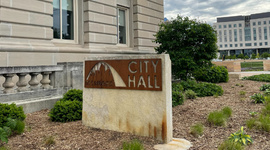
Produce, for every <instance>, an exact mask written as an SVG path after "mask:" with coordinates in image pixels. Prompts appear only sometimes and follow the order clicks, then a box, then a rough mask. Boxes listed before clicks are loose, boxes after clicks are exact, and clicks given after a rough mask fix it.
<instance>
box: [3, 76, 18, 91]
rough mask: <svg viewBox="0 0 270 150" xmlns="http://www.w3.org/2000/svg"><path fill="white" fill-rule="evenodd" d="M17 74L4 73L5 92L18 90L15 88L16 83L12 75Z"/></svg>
mask: <svg viewBox="0 0 270 150" xmlns="http://www.w3.org/2000/svg"><path fill="white" fill-rule="evenodd" d="M14 75H15V74H4V75H3V77H5V79H6V80H5V82H4V83H3V87H4V93H15V92H16V91H15V90H14V86H15V83H13V81H12V77H13V76H14Z"/></svg>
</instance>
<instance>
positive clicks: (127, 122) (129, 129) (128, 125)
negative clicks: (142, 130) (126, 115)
mask: <svg viewBox="0 0 270 150" xmlns="http://www.w3.org/2000/svg"><path fill="white" fill-rule="evenodd" d="M126 126H127V128H126V130H127V132H131V127H130V123H129V121H128V119H127V121H126Z"/></svg>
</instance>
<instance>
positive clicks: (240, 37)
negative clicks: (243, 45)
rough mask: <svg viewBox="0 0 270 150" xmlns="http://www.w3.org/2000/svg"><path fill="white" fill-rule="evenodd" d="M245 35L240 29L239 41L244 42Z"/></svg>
mask: <svg viewBox="0 0 270 150" xmlns="http://www.w3.org/2000/svg"><path fill="white" fill-rule="evenodd" d="M242 36H243V33H242V29H239V41H243V37H242Z"/></svg>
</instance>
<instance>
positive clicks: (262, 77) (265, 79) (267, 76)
mask: <svg viewBox="0 0 270 150" xmlns="http://www.w3.org/2000/svg"><path fill="white" fill-rule="evenodd" d="M242 80H252V81H260V82H270V74H260V75H253V76H249V77H243V78H242Z"/></svg>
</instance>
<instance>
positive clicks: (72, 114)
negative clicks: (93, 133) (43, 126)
mask: <svg viewBox="0 0 270 150" xmlns="http://www.w3.org/2000/svg"><path fill="white" fill-rule="evenodd" d="M48 116H50V118H51V120H52V121H56V122H69V121H76V120H81V119H82V101H77V100H75V101H57V102H56V103H55V105H54V107H53V109H51V111H50V113H49V115H48Z"/></svg>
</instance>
